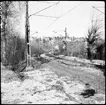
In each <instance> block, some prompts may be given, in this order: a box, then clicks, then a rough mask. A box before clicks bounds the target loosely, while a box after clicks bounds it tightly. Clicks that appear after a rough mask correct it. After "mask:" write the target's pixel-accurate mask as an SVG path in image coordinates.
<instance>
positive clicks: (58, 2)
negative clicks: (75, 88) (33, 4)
mask: <svg viewBox="0 0 106 105" xmlns="http://www.w3.org/2000/svg"><path fill="white" fill-rule="evenodd" d="M58 3H59V1H58V2H57V3H55V4H53V5H50V6H48V7H46V8H44V9H42V10H40V11H37V12H35V13H33V14H31V15H29V17H31V16H32V15H35V14H37V13H40V12H42V11H44V10H46V9H48V8H50V7H52V6H54V5H56V4H58Z"/></svg>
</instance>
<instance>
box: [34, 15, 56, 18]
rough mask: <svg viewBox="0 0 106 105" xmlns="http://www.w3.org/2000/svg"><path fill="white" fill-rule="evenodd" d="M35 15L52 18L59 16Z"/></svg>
mask: <svg viewBox="0 0 106 105" xmlns="http://www.w3.org/2000/svg"><path fill="white" fill-rule="evenodd" d="M35 16H41V17H50V18H58V17H55V16H46V15H35Z"/></svg>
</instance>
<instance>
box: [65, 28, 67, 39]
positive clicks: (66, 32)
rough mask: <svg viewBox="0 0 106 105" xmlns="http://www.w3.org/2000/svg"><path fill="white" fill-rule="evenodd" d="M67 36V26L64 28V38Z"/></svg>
mask: <svg viewBox="0 0 106 105" xmlns="http://www.w3.org/2000/svg"><path fill="white" fill-rule="evenodd" d="M66 38H67V28H65V39H66Z"/></svg>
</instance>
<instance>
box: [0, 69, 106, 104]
mask: <svg viewBox="0 0 106 105" xmlns="http://www.w3.org/2000/svg"><path fill="white" fill-rule="evenodd" d="M5 72H6V71H5ZM5 72H3V71H2V72H1V78H5V77H6V76H7V75H8V73H7V75H6V74H5V75H3V74H4V73H5ZM8 72H11V71H8ZM10 74H11V75H13V73H10ZM11 75H10V76H11ZM24 75H26V79H24V81H20V80H19V79H12V81H8V82H6V80H5V79H4V80H2V82H1V99H2V104H28V103H29V104H81V103H82V104H104V103H105V94H100V93H97V94H95V95H94V96H91V97H89V98H83V97H82V96H81V95H80V93H81V92H82V91H83V90H84V89H85V84H83V83H80V82H79V81H75V80H74V81H72V80H71V79H70V78H69V77H68V76H58V75H57V74H56V73H55V72H53V71H52V70H51V69H50V68H42V69H38V70H33V71H27V72H24ZM7 79H9V77H8V78H7Z"/></svg>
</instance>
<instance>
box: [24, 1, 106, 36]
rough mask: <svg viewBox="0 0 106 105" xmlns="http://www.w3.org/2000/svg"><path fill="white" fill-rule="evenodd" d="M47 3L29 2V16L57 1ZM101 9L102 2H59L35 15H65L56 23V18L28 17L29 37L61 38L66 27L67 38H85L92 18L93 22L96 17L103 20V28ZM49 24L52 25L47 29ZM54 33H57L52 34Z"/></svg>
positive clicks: (103, 5) (102, 9) (102, 10)
mask: <svg viewBox="0 0 106 105" xmlns="http://www.w3.org/2000/svg"><path fill="white" fill-rule="evenodd" d="M47 2H48V3H47ZM47 2H45V1H29V15H31V14H33V13H36V12H38V11H40V10H42V9H44V8H46V7H48V6H50V5H53V4H55V3H56V2H58V1H47ZM92 6H95V7H96V8H97V9H99V10H100V11H101V12H100V11H99V10H97V9H95V8H92ZM75 7H76V8H75ZM98 7H99V8H98ZM101 7H102V8H101ZM103 7H105V3H104V2H103V1H60V2H59V3H58V4H57V5H54V6H52V7H50V8H48V9H46V10H44V11H42V12H39V13H37V14H36V15H45V16H53V17H59V16H61V15H62V14H64V13H66V14H65V15H63V16H62V17H60V18H59V19H57V21H55V22H54V20H55V19H56V18H50V17H43V16H36V15H32V16H30V18H29V21H30V36H31V37H32V36H38V37H43V36H52V37H53V36H57V35H60V34H61V36H64V35H65V33H64V30H65V27H66V28H67V33H68V35H69V36H75V37H85V36H86V35H87V30H88V28H89V27H90V26H91V20H92V17H93V18H94V20H95V17H97V16H98V17H99V18H100V19H101V20H103V21H101V22H102V25H103V27H104V25H105V24H104V23H105V22H104V17H105V15H104V14H103V13H105V10H104V8H103ZM71 9H72V10H71ZM69 10H70V12H68V13H67V11H69ZM102 12H103V13H102ZM23 19H24V17H23ZM53 22H54V23H53ZM51 23H53V24H52V25H51V26H50V27H49V25H50V24H51ZM54 31H55V32H57V33H54ZM103 31H104V30H103ZM23 32H25V31H23ZM34 33H35V34H34Z"/></svg>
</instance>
